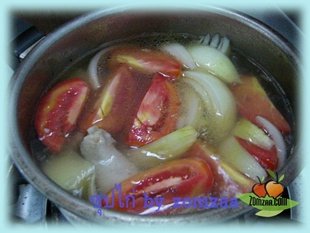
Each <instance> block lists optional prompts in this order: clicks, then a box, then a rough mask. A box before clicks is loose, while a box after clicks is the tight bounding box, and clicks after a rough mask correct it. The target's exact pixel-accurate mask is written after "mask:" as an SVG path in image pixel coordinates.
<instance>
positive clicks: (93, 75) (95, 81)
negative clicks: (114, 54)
mask: <svg viewBox="0 0 310 233" xmlns="http://www.w3.org/2000/svg"><path fill="white" fill-rule="evenodd" d="M112 48H113V47H109V48H105V49H103V50H101V51H99V52H98V53H96V54H95V56H94V57H93V58H92V59H91V60H90V62H89V65H88V70H87V71H88V75H89V77H90V78H89V82H90V85H91V86H92V87H93V88H94V89H97V88H99V87H100V86H101V83H100V77H99V76H98V67H99V64H100V61H101V60H102V59H103V58H102V57H103V56H104V55H105V54H106V53H107V52H108V51H110V50H111V49H112Z"/></svg>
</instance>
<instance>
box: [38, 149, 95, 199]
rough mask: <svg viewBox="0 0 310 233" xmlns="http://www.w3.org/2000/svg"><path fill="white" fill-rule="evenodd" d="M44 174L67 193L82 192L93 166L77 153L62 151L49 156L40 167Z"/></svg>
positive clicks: (93, 169)
mask: <svg viewBox="0 0 310 233" xmlns="http://www.w3.org/2000/svg"><path fill="white" fill-rule="evenodd" d="M42 169H43V171H44V173H45V174H46V175H47V176H48V177H49V178H50V179H52V180H53V181H54V182H55V183H56V184H58V185H59V186H61V187H62V188H63V189H65V190H68V191H74V192H78V193H80V192H81V191H82V192H83V189H84V188H85V186H87V182H88V181H90V180H91V179H90V177H91V176H92V175H93V174H94V172H95V166H94V165H93V164H92V163H90V162H89V161H87V160H85V159H84V158H82V157H81V156H80V155H79V154H78V153H77V152H75V151H72V150H64V151H62V152H60V153H59V154H57V155H54V156H51V157H50V158H49V159H48V160H46V161H45V163H44V164H43V166H42Z"/></svg>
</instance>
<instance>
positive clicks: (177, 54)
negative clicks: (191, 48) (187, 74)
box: [161, 43, 196, 70]
mask: <svg viewBox="0 0 310 233" xmlns="http://www.w3.org/2000/svg"><path fill="white" fill-rule="evenodd" d="M161 50H162V51H164V52H167V53H169V54H170V55H172V56H173V57H174V58H175V59H177V60H178V61H179V62H181V63H182V64H183V66H184V67H185V68H188V69H191V70H193V69H194V68H195V67H196V64H195V62H194V60H193V58H192V56H191V55H190V54H189V52H188V51H187V49H186V48H185V47H184V46H183V45H181V44H179V43H170V44H165V45H163V46H162V48H161Z"/></svg>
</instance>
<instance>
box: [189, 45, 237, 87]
mask: <svg viewBox="0 0 310 233" xmlns="http://www.w3.org/2000/svg"><path fill="white" fill-rule="evenodd" d="M188 51H189V53H190V54H191V55H192V57H193V59H194V61H195V62H196V63H197V65H198V66H199V68H200V69H202V70H205V71H207V72H209V73H211V74H213V75H215V76H216V77H218V78H219V79H221V80H222V81H224V82H226V83H235V82H240V78H239V74H238V72H237V70H236V68H235V66H234V64H233V63H232V62H231V60H230V59H229V58H228V57H227V56H226V55H225V54H224V53H222V52H220V51H219V50H217V49H215V48H212V47H210V46H204V45H191V46H189V47H188Z"/></svg>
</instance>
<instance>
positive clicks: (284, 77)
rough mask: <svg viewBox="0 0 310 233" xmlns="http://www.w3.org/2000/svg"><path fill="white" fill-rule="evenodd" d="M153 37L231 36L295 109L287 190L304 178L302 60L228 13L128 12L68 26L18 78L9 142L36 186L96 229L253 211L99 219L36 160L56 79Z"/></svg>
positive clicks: (266, 31) (268, 33)
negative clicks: (46, 96) (42, 103)
mask: <svg viewBox="0 0 310 233" xmlns="http://www.w3.org/2000/svg"><path fill="white" fill-rule="evenodd" d="M153 32H157V33H189V34H193V35H204V34H206V33H211V34H215V33H220V34H221V35H226V36H227V37H229V38H230V39H231V42H232V44H233V46H234V47H235V48H237V49H238V50H239V51H242V53H243V54H244V55H246V56H247V57H249V58H252V59H254V60H255V61H256V63H258V64H260V65H261V66H262V67H264V69H265V70H267V71H268V72H270V74H272V76H274V77H275V78H276V79H277V81H278V82H279V84H280V85H281V87H282V88H283V90H284V92H285V93H286V95H287V97H288V100H289V101H290V103H291V106H292V108H293V113H292V116H290V120H291V123H292V124H293V128H294V132H293V138H294V145H293V147H292V148H291V150H290V155H289V158H288V161H287V163H286V165H285V166H284V168H283V169H282V170H281V171H280V173H281V174H282V173H284V174H285V176H286V177H285V181H284V184H285V185H287V184H289V183H290V182H291V181H292V180H293V179H294V178H295V177H296V176H297V175H298V173H299V170H300V167H299V166H298V161H300V158H299V157H300V154H299V152H298V150H297V144H298V141H297V126H296V124H295V121H294V119H296V117H297V115H296V114H297V106H296V105H297V104H296V103H297V96H296V93H297V91H296V87H297V84H298V66H299V61H298V56H297V55H296V53H295V51H294V49H293V48H292V47H291V45H290V44H289V43H288V42H287V41H286V40H285V39H284V38H282V37H281V36H279V35H277V34H276V33H275V32H273V31H272V30H271V29H270V28H268V27H266V26H265V25H263V24H261V23H260V22H258V21H256V20H255V19H253V18H250V17H248V16H245V15H243V14H240V13H236V12H233V11H229V10H225V9H218V8H209V7H201V6H199V8H198V7H197V8H195V7H193V8H191V9H185V8H184V9H178V10H165V11H161V12H159V11H146V10H144V11H136V10H134V9H132V8H128V7H124V8H121V7H120V8H114V9H109V10H103V11H98V12H95V13H91V14H88V15H85V16H82V17H80V18H78V19H76V20H74V21H72V22H71V23H69V24H66V25H65V26H63V27H61V28H60V29H59V30H57V31H55V32H54V33H51V34H49V35H48V36H47V37H46V38H45V39H44V40H43V41H42V42H40V43H39V45H38V46H37V47H36V48H35V49H34V50H33V51H32V52H31V54H30V55H28V56H27V58H26V59H25V61H24V62H23V63H22V64H21V65H20V67H19V69H18V70H17V71H16V73H15V76H14V79H15V80H16V81H15V85H14V88H13V91H12V96H11V102H10V106H11V109H10V115H11V122H10V129H11V135H10V136H11V138H12V141H13V144H14V147H15V148H16V151H15V152H14V153H12V158H13V160H14V162H15V164H16V165H17V167H18V168H19V170H20V171H21V172H22V174H23V175H24V176H25V177H26V178H27V179H28V180H29V182H30V183H31V184H33V185H34V186H35V187H36V188H37V189H38V190H39V191H40V192H42V193H43V194H44V195H46V196H47V197H48V198H49V199H50V200H51V201H53V202H55V203H56V204H57V205H59V206H60V207H62V208H64V209H66V210H68V211H70V212H72V213H74V214H76V215H78V216H80V217H82V218H84V219H87V220H90V221H95V222H106V220H107V219H109V221H110V222H111V221H124V222H129V221H130V222H142V223H146V222H147V223H165V222H189V221H203V222H207V221H218V220H220V221H223V220H227V219H230V218H233V217H235V216H238V215H240V214H243V213H245V212H247V211H250V210H251V208H250V207H247V206H244V205H241V206H240V208H238V209H233V210H225V209H214V210H207V211H205V212H200V213H195V214H188V215H178V216H168V217H145V216H143V217H142V216H134V215H128V214H121V213H117V212H113V211H110V210H104V211H103V215H102V216H99V215H98V214H97V209H96V208H94V207H93V206H92V205H91V204H89V203H86V202H85V201H83V200H80V199H77V198H75V197H74V196H72V195H70V194H69V193H67V192H65V191H64V190H62V189H61V188H60V187H58V186H57V185H56V184H55V183H53V182H52V181H51V180H50V179H49V178H48V177H46V176H45V175H44V174H43V172H42V171H41V170H40V168H39V167H38V163H37V161H36V160H35V158H34V156H33V155H32V154H31V152H30V145H29V141H30V134H29V132H30V130H29V129H31V126H32V120H33V119H32V118H33V113H34V112H35V109H36V105H37V101H38V99H39V97H40V95H41V93H42V92H43V91H44V90H45V89H46V88H47V85H49V84H51V83H54V82H55V80H54V77H55V76H56V75H57V74H59V73H60V72H62V71H63V70H64V68H65V67H68V66H70V65H72V64H73V63H74V62H75V60H76V59H77V58H79V57H81V55H82V54H89V53H90V52H91V51H95V50H97V49H98V48H99V47H100V46H101V45H102V44H105V43H109V42H111V41H115V40H121V39H123V38H128V37H133V36H137V35H141V34H149V33H153Z"/></svg>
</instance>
